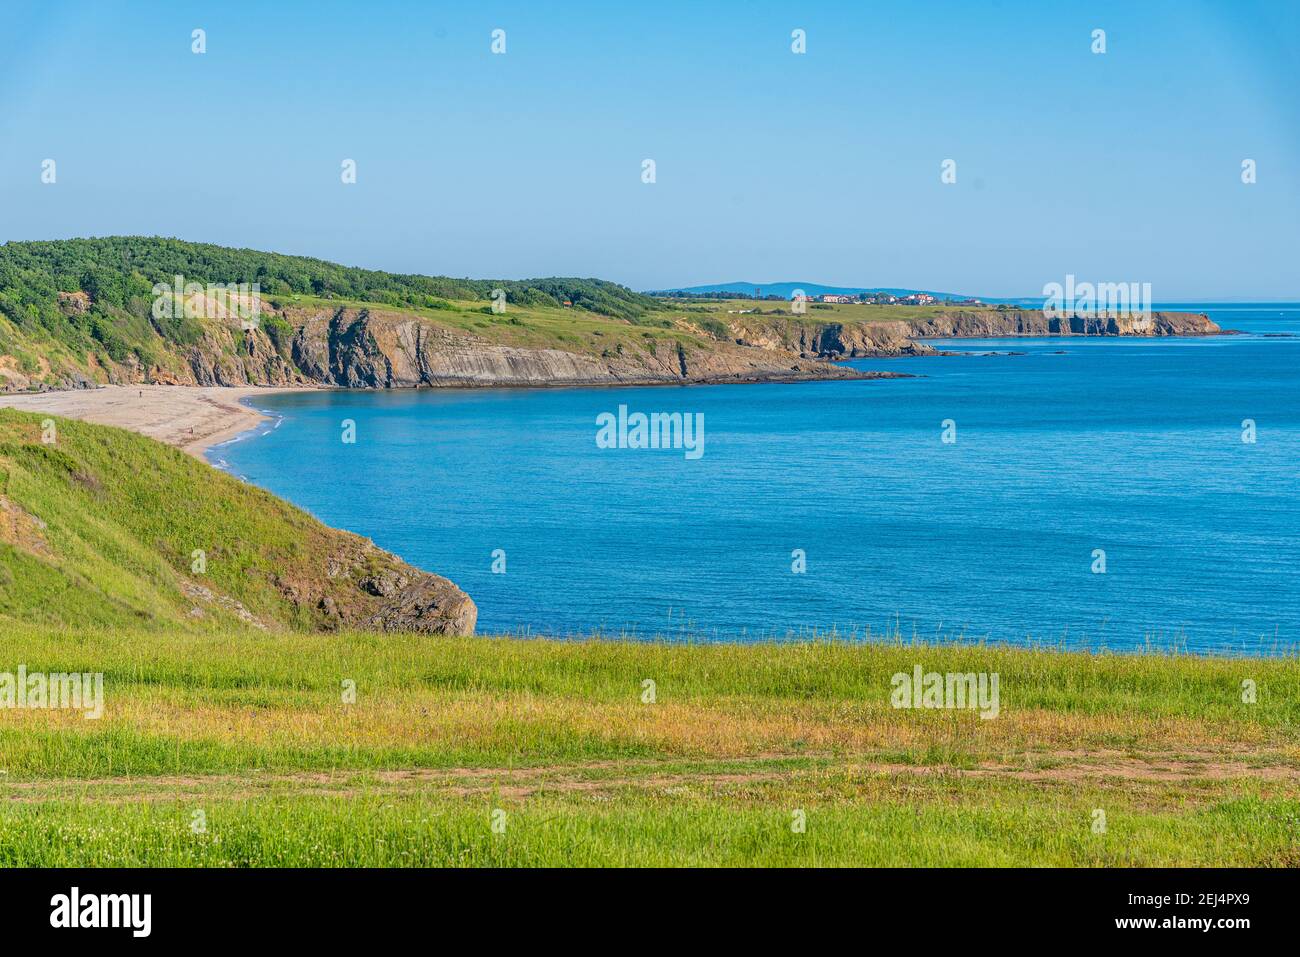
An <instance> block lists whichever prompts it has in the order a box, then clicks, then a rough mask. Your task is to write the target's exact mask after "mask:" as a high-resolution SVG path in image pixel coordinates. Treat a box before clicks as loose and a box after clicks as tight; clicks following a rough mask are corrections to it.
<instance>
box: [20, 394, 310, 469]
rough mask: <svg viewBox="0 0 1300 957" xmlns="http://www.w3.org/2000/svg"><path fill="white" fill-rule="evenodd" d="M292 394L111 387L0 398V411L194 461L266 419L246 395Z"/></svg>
mask: <svg viewBox="0 0 1300 957" xmlns="http://www.w3.org/2000/svg"><path fill="white" fill-rule="evenodd" d="M288 391H293V390H290V389H285V388H282V387H281V388H259V387H256V386H251V387H243V388H225V387H222V386H177V385H132V386H122V385H110V386H104V387H103V388H99V389H77V390H71V391H66V392H40V393H22V394H14V395H0V408H13V409H21V410H23V411H26V412H48V413H50V414H51V415H61V416H66V417H67V418H70V419H81V420H83V421H85V422H94V423H97V424H99V425H116V426H118V427H119V428H123V429H130V430H132V431H133V432H139V433H141V434H142V435H147V436H149V437H150V438H153V439H158V440H159V441H162V442H166V443H168V444H169V445H175V446H177V447H178V448H180V449H183V450H184V451H186V452H188V453H190V454H191V455H193V456H196V457H198V458H203V453H204V452H205V451H206V450H207V449H209V448H211V447H212V446H214V445H216V444H218V443H220V442H225V441H226V440H228V439H233V438H234V437H235V436H237V435H239V434H240V433H241V432H244V431H246V430H248V429H251V428H253V427H254V426H256V425H257V424H258V423H259V422H263V421H266V418H267V417H266V416H264V415H262V414H261V413H259V412H256V411H254V410H253V409H250V408H249V407H248V406H246V405H244V404H242V402H241V400H242V399H245V398H248V397H250V396H265V395H272V394H274V393H276V392H288Z"/></svg>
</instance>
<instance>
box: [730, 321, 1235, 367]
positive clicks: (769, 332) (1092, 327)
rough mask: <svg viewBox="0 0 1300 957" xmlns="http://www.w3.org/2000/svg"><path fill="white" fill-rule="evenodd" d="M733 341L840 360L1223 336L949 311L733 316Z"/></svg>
mask: <svg viewBox="0 0 1300 957" xmlns="http://www.w3.org/2000/svg"><path fill="white" fill-rule="evenodd" d="M730 330H731V332H732V334H733V335H734V336H735V337H736V341H737V342H739V343H742V344H744V345H748V346H753V347H756V348H760V349H780V350H791V351H794V352H796V353H798V354H799V355H801V356H804V357H818V358H826V359H845V358H858V357H894V356H920V355H934V354H935V353H936V350H935V349H934V347H933V346H931V345H929V344H928V343H926V342H925V341H924V340H925V339H961V338H968V339H969V338H978V339H985V338H1003V337H1014V336H1213V335H1219V334H1221V333H1222V332H1223V330H1222V329H1220V328H1219V326H1218V325H1217V324H1215V323H1214V322H1212V321H1211V320H1210V318H1209V317H1208V316H1204V315H1199V314H1196V313H1187V312H1153V313H1150V314H1149V315H1146V316H1141V315H1133V316H1128V317H1107V316H1092V317H1082V316H1067V317H1058V318H1049V317H1048V316H1046V315H1045V314H1044V313H1043V312H1041V311H1038V310H1029V309H1006V310H997V309H982V310H962V309H954V310H952V311H951V312H946V313H945V314H944V315H942V316H936V317H933V318H929V319H917V320H911V321H906V322H904V321H892V322H849V323H840V322H828V323H821V324H818V323H812V322H807V321H795V320H794V319H793V318H791V319H785V318H781V317H771V318H769V317H765V316H764V317H758V316H755V317H743V318H740V317H738V318H737V319H735V320H733V321H732V322H731V323H730Z"/></svg>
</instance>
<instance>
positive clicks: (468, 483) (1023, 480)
mask: <svg viewBox="0 0 1300 957" xmlns="http://www.w3.org/2000/svg"><path fill="white" fill-rule="evenodd" d="M1158 308H1178V309H1189V310H1193V311H1198V312H1207V313H1208V314H1209V315H1210V316H1211V317H1212V318H1213V319H1215V320H1216V321H1217V322H1219V324H1220V325H1222V326H1223V327H1225V328H1233V329H1240V330H1243V331H1244V334H1242V335H1239V336H1223V337H1214V338H1204V339H1202V338H1196V339H1080V338H1067V339H1008V340H978V341H976V340H969V339H964V340H953V341H949V342H938V343H936V345H939V346H942V347H943V348H947V349H952V350H956V351H960V352H962V353H963V355H962V356H955V357H934V358H922V359H894V360H864V361H859V362H855V363H854V365H857V366H860V367H862V368H868V369H881V370H886V371H896V372H907V373H912V374H914V375H916V376H917V378H913V379H897V380H874V381H862V382H826V383H812V384H799V385H746V386H689V387H657V388H629V389H534V390H523V389H499V390H421V391H403V392H392V393H385V392H319V393H310V394H284V395H278V396H272V397H268V398H266V399H264V400H261V401H260V402H259V407H261V408H264V409H265V410H266V411H268V412H270V413H272V414H273V415H274V416H275V417H276V420H275V423H274V425H273V426H271V427H267V428H263V429H259V430H257V431H256V432H255V433H254V434H252V435H251V436H248V437H246V438H244V439H242V440H240V441H236V442H234V443H230V444H227V445H224V446H221V447H219V448H217V449H215V450H213V452H212V453H211V456H210V457H211V458H212V460H213V461H214V462H216V463H218V464H219V465H221V466H222V467H225V468H228V469H230V470H231V471H232V472H233V473H235V474H236V475H239V476H241V477H243V478H245V479H246V480H248V481H250V482H254V483H256V484H258V485H261V486H264V487H265V488H268V489H270V490H271V491H273V492H275V493H277V494H279V495H281V496H283V497H285V498H287V499H289V500H291V501H293V502H295V503H297V504H298V505H300V506H302V507H304V508H306V509H307V510H309V511H310V512H312V513H313V514H314V515H316V516H317V517H318V518H320V519H321V520H322V521H324V522H326V523H328V524H330V525H334V526H338V527H341V528H347V529H350V530H352V531H355V532H358V533H360V534H363V535H366V536H368V537H370V538H373V539H374V540H375V542H377V543H378V544H379V545H381V546H383V547H384V548H387V549H390V550H392V551H394V552H396V553H398V554H399V555H401V556H402V557H404V558H406V559H407V560H408V561H411V562H412V563H414V564H416V565H419V566H420V567H423V568H426V569H428V570H430V571H435V572H438V573H439V574H442V575H446V576H447V577H448V578H450V579H452V580H453V581H455V582H456V583H457V584H458V585H460V586H461V587H462V588H464V589H465V590H466V591H467V592H468V593H469V594H470V595H471V596H472V597H473V598H474V600H475V601H476V602H477V603H478V606H479V611H480V616H479V631H480V632H481V633H532V634H545V635H557V636H568V635H578V634H587V633H592V632H603V633H605V634H616V635H617V634H623V635H634V636H637V637H643V638H654V637H660V636H663V637H672V638H683V639H686V638H689V639H693V640H700V641H713V640H717V641H747V640H755V639H764V638H785V637H788V636H800V635H805V636H806V635H810V634H813V633H818V634H824V633H828V632H831V631H834V632H836V633H838V634H839V635H841V636H844V637H858V638H867V637H872V638H880V637H885V636H887V635H892V634H895V633H900V632H901V634H902V635H903V636H904V637H905V638H912V637H913V636H916V637H920V638H924V639H928V640H953V641H956V640H962V641H978V640H989V641H999V642H1010V643H1036V644H1045V645H1066V646H1072V647H1092V648H1100V647H1106V648H1110V649H1116V650H1121V649H1133V650H1137V649H1145V648H1153V649H1156V650H1160V651H1168V650H1174V649H1179V650H1189V651H1193V652H1213V653H1223V654H1247V655H1257V654H1265V655H1269V654H1278V653H1293V652H1295V651H1296V650H1297V648H1298V647H1300V305H1296V304H1278V305H1272V304H1263V305H1251V306H1242V305H1217V304H1166V305H1163V306H1160V307H1158ZM987 353H998V354H992V355H990V354H987ZM1006 353H1019V354H1012V355H1008V354H1006ZM620 405H625V406H627V407H628V411H629V414H630V413H635V412H644V413H652V412H682V413H692V414H694V413H700V414H702V415H703V423H704V447H703V448H704V453H703V454H702V455H700V456H699V457H698V458H688V457H687V456H686V455H685V454H684V450H682V449H634V448H600V447H598V445H597V442H596V435H597V417H598V416H599V415H601V414H602V413H612V414H615V415H616V414H617V412H618V407H619V406H620ZM344 420H352V421H353V422H355V426H356V430H355V432H356V441H355V443H345V442H344V441H342V435H343V423H344ZM945 420H952V424H954V425H955V435H956V441H955V442H954V443H945V442H944V441H943V440H942V439H943V434H944V427H943V423H944V421H945ZM1245 420H1252V421H1253V423H1254V437H1255V441H1254V442H1243V440H1242V439H1243V434H1244V433H1245V434H1248V432H1247V428H1248V427H1244V426H1243V422H1244V421H1245ZM951 431H952V430H949V432H950V434H951ZM796 550H802V554H803V556H804V562H805V565H806V570H804V571H802V572H796V571H794V570H793V566H795V565H796V564H797V562H798V555H797V554H796ZM1098 550H1100V552H1104V566H1105V570H1104V572H1099V571H1098V569H1099V568H1100V562H1099V556H1100V552H1099V551H1098ZM494 553H495V556H496V558H495V562H494ZM503 554H504V573H500V572H499V571H498V572H494V571H493V566H494V563H495V565H496V567H497V568H498V569H500V568H501V567H502V561H501V557H502V555H503Z"/></svg>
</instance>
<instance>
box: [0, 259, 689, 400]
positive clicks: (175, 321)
mask: <svg viewBox="0 0 1300 957" xmlns="http://www.w3.org/2000/svg"><path fill="white" fill-rule="evenodd" d="M177 275H180V276H183V277H184V279H185V281H186V282H187V283H188V282H197V283H200V284H204V285H206V284H207V283H244V282H246V283H257V284H258V285H259V286H260V288H261V293H262V296H263V300H264V302H265V303H266V304H267V306H268V310H275V309H278V308H280V307H283V306H289V305H292V304H293V303H295V302H297V301H299V300H301V299H303V298H304V297H307V298H309V299H311V300H313V301H316V302H324V303H334V304H338V305H343V304H356V303H365V304H368V305H372V306H374V307H376V308H385V309H390V310H393V309H396V310H405V311H415V310H421V311H425V312H429V311H432V312H435V313H437V314H439V315H445V316H452V315H461V316H464V315H469V314H474V315H478V316H480V317H482V316H484V315H487V316H493V315H494V314H493V313H492V311H491V308H490V296H491V294H492V292H493V290H495V289H498V288H500V289H503V290H505V293H506V302H507V306H508V307H509V306H513V307H514V308H513V309H512V310H511V312H512V313H513V314H512V315H510V316H508V317H505V316H501V317H497V318H498V322H500V323H502V324H503V325H518V324H519V323H522V322H526V317H527V316H529V315H532V314H534V313H540V314H543V315H555V314H558V313H560V312H561V311H563V312H565V313H569V314H578V315H589V316H593V317H604V319H605V320H606V321H607V322H609V321H615V322H617V323H619V324H621V325H626V324H627V323H629V322H631V323H648V324H650V325H662V324H664V321H663V320H662V319H659V318H657V312H658V310H659V309H660V305H659V303H658V302H657V301H656V300H654V299H651V298H649V297H646V296H642V295H639V294H637V293H634V292H632V291H631V290H629V289H627V288H625V287H623V286H619V285H617V284H615V283H610V282H605V281H603V280H598V279H574V278H548V279H530V280H491V279H476V280H471V279H452V278H448V277H438V276H420V275H405V274H397V273H388V272H381V271H378V270H369V269H358V268H353V267H347V266H340V265H338V264H336V263H330V262H325V261H323V260H319V259H312V258H308V257H305V256H285V255H280V254H278V253H267V252H259V251H256V250H250V249H230V248H226V247H223V246H214V245H210V244H205V243H189V242H183V241H181V240H176V239H163V238H158V237H142V236H111V237H104V238H99V239H70V240H58V241H53V242H11V243H6V244H4V245H0V379H3V378H11V379H13V381H15V382H20V383H28V384H30V385H35V386H39V385H45V386H47V387H58V386H62V385H67V384H71V383H74V382H77V381H100V382H103V381H110V380H117V379H122V380H124V381H142V380H144V379H148V378H149V377H150V376H164V377H165V376H166V375H167V374H169V373H170V374H176V373H178V372H180V371H182V370H183V369H184V368H185V366H186V361H187V356H188V354H189V352H190V351H191V350H192V349H194V348H196V347H200V346H201V347H203V348H204V349H206V350H208V351H212V350H214V349H219V348H226V349H227V350H235V349H237V348H238V341H239V337H238V336H236V337H234V338H233V340H232V337H231V336H230V335H229V334H224V335H223V334H222V332H223V330H222V328H221V327H222V326H223V325H225V324H224V323H221V322H219V321H216V320H211V319H206V318H190V317H186V316H184V315H182V316H180V317H178V318H171V317H165V318H162V319H159V318H157V317H155V316H154V315H153V314H152V306H153V301H154V298H155V297H154V294H153V286H154V284H155V283H168V284H172V283H173V282H174V278H175V277H176V276H177ZM237 328H238V327H237V324H236V331H237ZM264 328H265V331H266V333H267V334H268V335H269V337H270V338H271V340H272V341H273V342H274V343H275V345H276V347H277V348H278V349H279V350H280V351H281V352H282V353H286V354H287V350H286V349H285V348H284V345H285V343H286V342H287V339H288V337H289V336H290V335H292V331H293V330H292V328H291V327H290V326H289V324H288V323H287V322H286V321H285V320H284V319H283V318H282V317H280V316H277V315H275V314H274V312H271V314H269V315H268V316H267V317H266V318H265V320H264ZM227 340H230V341H227ZM6 370H8V372H9V373H10V375H8V376H5V375H4V373H5V372H6ZM19 377H21V378H19ZM23 387H28V386H27V385H24V386H23Z"/></svg>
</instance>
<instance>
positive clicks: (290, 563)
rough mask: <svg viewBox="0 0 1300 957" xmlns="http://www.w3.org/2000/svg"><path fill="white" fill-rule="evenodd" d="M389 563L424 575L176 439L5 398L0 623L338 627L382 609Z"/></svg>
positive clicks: (392, 569) (0, 441)
mask: <svg viewBox="0 0 1300 957" xmlns="http://www.w3.org/2000/svg"><path fill="white" fill-rule="evenodd" d="M196 551H199V552H202V553H203V555H202V568H201V569H200V570H197V571H196V570H195V569H196V567H197V566H196V564H195V562H196V559H197V557H198V556H196V554H195V553H196ZM388 574H394V575H395V574H401V575H405V576H406V577H407V578H409V579H412V580H419V579H420V576H421V573H419V572H416V571H415V570H414V569H411V568H410V567H409V566H406V565H405V564H404V563H402V562H401V561H400V560H398V559H396V558H394V557H393V556H391V555H388V554H386V553H384V552H381V551H379V550H378V549H376V548H374V547H373V546H372V545H370V544H369V543H368V542H366V541H365V540H364V539H360V538H358V537H357V536H355V535H350V534H348V533H345V532H340V531H336V530H335V529H331V528H328V527H326V526H324V525H322V524H321V523H320V522H318V521H316V520H315V519H314V518H312V517H311V516H310V515H308V514H306V513H305V512H303V511H301V510H300V509H297V508H295V507H294V506H292V505H290V504H288V503H287V502H284V501H282V500H280V499H278V498H276V497H275V496H273V495H271V494H269V493H268V492H264V491H262V490H261V489H258V488H254V487H253V486H250V485H247V484H245V483H243V482H240V481H238V480H236V479H234V478H232V477H230V476H228V475H226V474H224V473H222V472H219V471H217V470H215V469H213V468H211V467H210V466H207V465H205V464H203V463H201V462H199V461H197V460H195V459H193V458H192V457H190V456H188V455H186V454H184V453H183V452H180V451H179V450H177V449H174V448H171V447H170V446H166V445H163V444H161V443H159V442H155V441H153V440H152V439H147V438H144V437H143V436H139V435H136V434H134V433H132V432H127V431H124V430H121V429H114V428H109V427H106V426H98V425H88V424H86V423H82V422H75V421H72V420H69V419H62V418H48V417H45V416H42V415H38V414H32V413H22V412H15V411H13V410H0V623H3V622H4V621H11V622H12V621H23V622H41V623H46V624H49V625H64V626H77V627H91V626H103V627H132V628H144V629H148V630H162V631H165V632H166V633H167V634H176V633H177V632H178V631H184V632H196V631H200V632H201V631H207V630H211V629H214V628H224V627H230V626H231V625H232V624H239V623H243V624H245V625H247V624H248V623H249V622H252V621H255V622H256V623H257V624H258V625H261V626H263V627H265V628H267V629H272V630H274V629H277V628H284V627H292V628H299V629H317V628H331V627H338V626H339V625H341V624H344V623H346V622H347V621H357V620H366V618H367V616H368V615H371V614H376V613H378V612H379V611H381V610H382V608H383V607H384V605H385V601H384V596H380V595H376V594H371V592H370V591H367V590H366V587H367V585H368V583H370V584H373V581H372V580H377V579H379V578H382V577H383V576H384V575H388ZM437 581H441V580H440V579H438V580H437ZM373 590H374V589H373V588H372V589H371V591H373Z"/></svg>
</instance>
